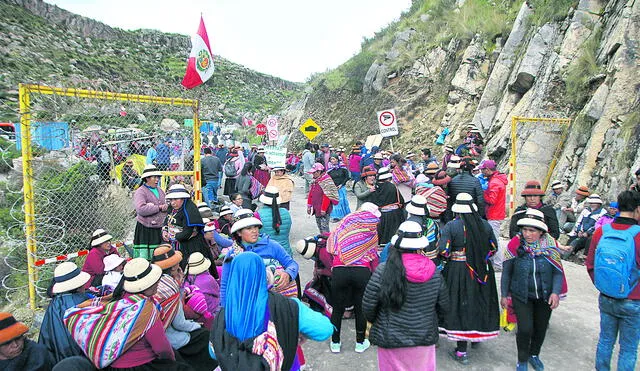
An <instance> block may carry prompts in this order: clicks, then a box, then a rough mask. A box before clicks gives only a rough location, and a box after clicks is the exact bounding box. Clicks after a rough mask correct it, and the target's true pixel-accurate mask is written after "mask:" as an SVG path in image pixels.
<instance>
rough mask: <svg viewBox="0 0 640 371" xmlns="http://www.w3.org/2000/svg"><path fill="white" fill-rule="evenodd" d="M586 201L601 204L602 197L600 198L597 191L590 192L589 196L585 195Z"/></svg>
mask: <svg viewBox="0 0 640 371" xmlns="http://www.w3.org/2000/svg"><path fill="white" fill-rule="evenodd" d="M587 203H588V204H600V205H602V203H603V202H602V199H601V198H600V195H599V194H597V193H592V194H591V195H590V196H589V197H587Z"/></svg>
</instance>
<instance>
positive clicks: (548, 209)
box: [509, 204, 560, 239]
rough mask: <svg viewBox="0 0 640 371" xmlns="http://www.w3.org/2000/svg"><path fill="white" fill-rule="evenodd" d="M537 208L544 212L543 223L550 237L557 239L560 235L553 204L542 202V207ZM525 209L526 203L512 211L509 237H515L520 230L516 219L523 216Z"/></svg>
mask: <svg viewBox="0 0 640 371" xmlns="http://www.w3.org/2000/svg"><path fill="white" fill-rule="evenodd" d="M539 210H540V211H542V213H543V214H544V224H546V225H547V228H549V234H550V235H551V237H553V238H555V239H558V237H560V228H559V225H558V224H559V223H558V217H557V216H556V211H555V210H554V208H553V206H550V205H545V204H542V207H541V208H540V209H539ZM526 211H527V205H520V206H518V207H517V208H516V210H515V211H514V212H513V215H512V216H511V222H510V223H509V238H513V237H515V236H516V235H517V234H518V232H519V231H520V227H518V220H520V219H522V218H524V215H525V212H526Z"/></svg>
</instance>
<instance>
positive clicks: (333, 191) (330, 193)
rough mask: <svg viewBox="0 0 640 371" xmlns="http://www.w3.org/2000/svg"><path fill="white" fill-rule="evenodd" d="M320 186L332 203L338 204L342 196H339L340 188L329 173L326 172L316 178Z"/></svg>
mask: <svg viewBox="0 0 640 371" xmlns="http://www.w3.org/2000/svg"><path fill="white" fill-rule="evenodd" d="M316 182H317V183H318V185H319V186H320V188H322V192H324V195H325V196H327V198H329V200H331V203H332V204H334V205H337V204H338V203H339V202H340V197H339V196H338V188H337V187H336V185H335V183H333V179H331V177H330V176H329V174H327V173H324V174H322V175H321V176H320V178H318V179H317V180H316Z"/></svg>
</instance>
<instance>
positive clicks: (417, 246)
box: [391, 221, 429, 250]
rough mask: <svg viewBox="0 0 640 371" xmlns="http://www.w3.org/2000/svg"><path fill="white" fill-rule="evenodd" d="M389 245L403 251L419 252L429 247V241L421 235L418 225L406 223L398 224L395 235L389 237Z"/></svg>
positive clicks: (410, 222)
mask: <svg viewBox="0 0 640 371" xmlns="http://www.w3.org/2000/svg"><path fill="white" fill-rule="evenodd" d="M398 240H399V241H398ZM391 245H392V246H393V247H395V248H399V249H404V250H421V249H424V248H425V247H427V246H429V240H428V239H427V237H426V236H424V235H423V234H422V227H421V226H420V224H418V223H416V222H412V221H406V222H402V224H400V227H398V232H397V234H396V235H395V236H393V237H391Z"/></svg>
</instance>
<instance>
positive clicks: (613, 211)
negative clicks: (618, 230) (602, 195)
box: [595, 201, 620, 229]
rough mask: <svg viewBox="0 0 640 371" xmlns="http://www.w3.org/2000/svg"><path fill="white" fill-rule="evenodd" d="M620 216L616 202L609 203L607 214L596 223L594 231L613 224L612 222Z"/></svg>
mask: <svg viewBox="0 0 640 371" xmlns="http://www.w3.org/2000/svg"><path fill="white" fill-rule="evenodd" d="M619 216H620V209H619V208H618V202H617V201H611V202H609V207H607V213H606V214H604V215H602V216H601V217H600V219H598V221H597V222H596V227H595V229H598V228H602V227H603V226H605V225H607V224H611V223H613V220H614V219H615V218H617V217H619Z"/></svg>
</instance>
